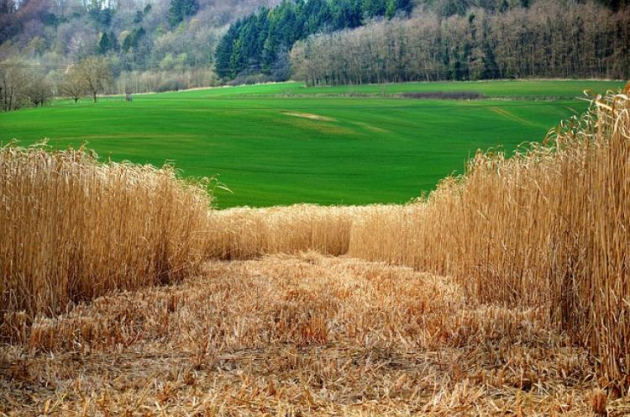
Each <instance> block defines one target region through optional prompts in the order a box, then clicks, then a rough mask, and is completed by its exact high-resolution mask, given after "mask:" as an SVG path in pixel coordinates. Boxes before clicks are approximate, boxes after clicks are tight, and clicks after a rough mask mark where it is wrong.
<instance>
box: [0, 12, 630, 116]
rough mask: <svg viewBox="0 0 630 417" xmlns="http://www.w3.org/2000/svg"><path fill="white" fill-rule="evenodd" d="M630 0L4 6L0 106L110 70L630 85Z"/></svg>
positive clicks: (143, 74) (125, 82)
mask: <svg viewBox="0 0 630 417" xmlns="http://www.w3.org/2000/svg"><path fill="white" fill-rule="evenodd" d="M629 1H630V0H597V1H596V0H559V1H552V0H0V100H1V101H2V103H3V105H2V107H3V109H4V110H12V109H15V108H19V107H23V106H31V105H42V104H43V103H45V102H46V99H47V98H49V97H51V96H53V95H55V94H56V95H64V96H68V97H76V96H77V95H80V94H86V95H89V96H93V95H94V94H93V91H92V90H93V89H91V88H90V87H89V85H88V84H87V83H86V82H85V81H83V82H81V83H79V82H78V80H81V79H83V80H85V79H86V77H82V78H81V77H77V75H76V74H77V73H78V72H77V68H79V67H80V66H81V64H82V63H84V62H91V63H94V62H99V66H101V65H105V66H106V69H107V71H106V72H107V74H105V72H103V71H101V73H102V74H103V77H104V79H105V80H107V81H106V82H105V81H103V82H102V83H100V84H99V93H121V92H147V91H168V90H178V89H185V88H191V87H201V86H212V85H218V84H221V83H231V84H238V83H246V82H264V81H281V80H286V79H289V78H294V79H298V80H307V81H308V82H309V84H326V83H328V84H344V83H368V82H390V81H408V80H438V79H446V80H451V79H454V80H467V79H486V78H505V77H563V78H565V77H606V78H628V77H629V76H630V74H628V72H629V71H630V64H629V58H628V55H630V54H629V49H630V40H629V39H630V35H629V27H630V23H629V16H630V7H628V2H629ZM89 60H91V61H89ZM71 87H72V88H71ZM69 92H72V94H69Z"/></svg>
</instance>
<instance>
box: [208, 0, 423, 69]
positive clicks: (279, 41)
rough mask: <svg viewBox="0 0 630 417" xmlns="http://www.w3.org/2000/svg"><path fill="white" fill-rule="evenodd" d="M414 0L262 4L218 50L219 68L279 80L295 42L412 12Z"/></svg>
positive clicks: (308, 0)
mask: <svg viewBox="0 0 630 417" xmlns="http://www.w3.org/2000/svg"><path fill="white" fill-rule="evenodd" d="M411 9H412V4H411V0H296V1H295V2H288V1H285V2H283V3H282V4H280V5H279V6H278V7H276V8H274V9H272V10H268V9H264V8H263V9H261V10H260V11H259V12H258V13H256V14H252V15H250V16H248V17H246V18H244V19H241V20H239V21H238V22H236V23H234V24H233V25H232V26H231V27H230V29H229V30H228V32H227V33H226V34H225V35H224V36H223V38H222V39H221V42H220V43H219V45H218V47H217V51H216V72H217V74H218V75H219V76H220V77H223V78H230V79H234V78H235V77H237V76H239V75H241V76H242V75H247V74H256V73H262V74H265V75H271V76H272V78H273V79H280V80H281V79H286V78H288V76H289V75H290V74H289V72H288V66H287V65H286V62H287V60H286V55H287V53H288V51H289V50H290V49H291V47H292V46H293V44H294V43H295V42H296V41H298V40H300V39H305V38H307V37H308V36H310V35H313V34H316V33H320V32H326V33H328V32H335V31H338V30H342V29H346V28H356V27H358V26H361V25H362V24H363V22H364V21H365V20H367V21H370V20H373V19H378V18H381V17H383V16H387V17H388V18H392V17H394V16H396V15H400V16H408V15H409V13H410V12H411Z"/></svg>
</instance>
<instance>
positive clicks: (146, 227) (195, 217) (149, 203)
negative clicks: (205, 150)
mask: <svg viewBox="0 0 630 417" xmlns="http://www.w3.org/2000/svg"><path fill="white" fill-rule="evenodd" d="M210 202H211V198H210V197H209V196H208V194H207V192H206V190H205V189H204V188H203V187H202V186H201V185H200V184H199V185H192V184H185V183H183V182H182V181H181V180H178V179H177V177H176V173H175V171H174V170H173V169H172V168H170V167H165V168H162V169H155V168H152V167H149V166H139V165H133V164H129V163H121V164H118V163H106V164H101V163H99V162H98V161H97V158H96V156H95V155H94V154H91V153H88V152H85V151H83V150H77V151H75V150H66V151H62V152H49V151H48V150H46V149H45V146H43V145H39V146H34V147H29V148H26V149H25V148H19V147H16V146H12V145H10V146H6V147H4V148H2V149H0V271H1V273H2V280H1V281H0V324H2V327H1V328H0V330H4V333H5V334H7V332H8V333H11V331H12V330H11V328H12V327H15V326H18V327H19V326H21V325H22V324H23V322H24V321H28V320H30V319H31V318H32V317H33V316H35V315H38V314H46V315H50V314H56V313H59V312H62V311H64V310H65V309H66V308H67V306H68V305H69V304H70V303H72V302H76V301H81V300H89V299H92V298H94V297H96V296H99V295H102V294H104V293H105V292H107V291H110V290H115V289H136V288H140V287H143V286H146V285H149V284H155V283H168V282H172V281H174V280H177V279H180V278H181V277H183V276H185V275H186V274H187V273H189V272H190V271H191V268H193V267H195V266H196V265H198V264H199V262H200V261H201V260H202V257H203V255H204V251H205V238H204V235H203V234H202V233H200V231H202V230H204V229H205V227H207V217H208V208H209V207H210ZM21 311H24V312H25V313H26V316H25V315H24V314H22V313H19V312H21ZM16 312H17V313H16ZM13 330H15V329H13Z"/></svg>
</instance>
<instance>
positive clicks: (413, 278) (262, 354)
mask: <svg viewBox="0 0 630 417" xmlns="http://www.w3.org/2000/svg"><path fill="white" fill-rule="evenodd" d="M546 323H547V320H546V317H545V313H544V311H542V310H540V309H523V308H519V307H517V308H510V309H508V308H503V307H496V306H495V307H490V306H483V305H479V304H477V303H472V302H470V300H469V299H468V298H467V297H466V296H465V292H464V290H463V289H462V288H461V287H460V286H459V285H457V284H456V283H454V282H453V281H452V280H449V279H445V278H439V277H435V276H432V275H429V274H424V273H418V272H415V271H413V270H412V269H410V268H405V267H393V266H387V265H386V264H383V263H369V262H365V261H362V260H357V259H343V258H330V257H323V256H322V255H319V254H316V253H307V254H303V255H300V256H297V257H288V256H285V255H277V256H272V257H265V258H263V259H262V260H253V261H232V262H214V263H209V264H207V266H206V268H205V270H204V273H203V274H202V275H201V276H199V277H197V278H194V279H189V280H186V281H184V282H183V283H181V284H178V285H175V286H166V287H164V286H162V287H153V288H145V289H141V290H139V291H136V292H132V293H129V292H126V293H121V294H115V295H110V296H106V297H102V298H99V299H97V300H95V301H94V302H93V303H91V304H90V305H82V306H79V307H77V308H75V309H74V310H73V311H71V312H70V313H68V314H66V315H63V316H61V317H59V318H56V319H44V318H41V319H38V320H37V321H36V323H35V325H34V327H33V332H32V333H31V336H30V338H29V339H28V340H26V341H24V343H23V344H21V345H17V344H16V345H15V346H13V347H11V348H7V349H5V350H4V351H2V350H0V352H1V353H2V354H4V356H5V358H4V362H5V364H6V365H5V366H4V367H0V413H2V412H4V413H14V414H15V415H38V414H44V410H45V409H46V408H47V409H48V414H49V415H226V416H247V415H272V416H288V415H291V416H297V415H307V414H308V415H355V416H369V415H419V414H420V415H440V416H452V415H527V416H534V415H545V416H548V415H560V414H562V415H569V416H589V415H593V411H601V410H602V409H604V410H606V409H607V410H608V411H609V412H610V415H611V416H619V415H623V413H624V412H628V411H629V410H630V408H629V404H628V403H627V401H625V402H624V401H622V400H612V399H611V400H609V401H608V403H606V400H605V395H604V397H603V398H604V399H602V394H601V392H599V391H596V389H597V381H596V379H595V378H594V375H593V368H592V366H591V365H590V363H589V360H588V354H587V352H586V351H585V350H583V349H576V348H574V347H572V346H571V344H570V341H569V339H568V338H567V337H564V336H560V335H558V334H557V333H556V332H554V331H553V329H551V328H549V327H547V325H546ZM591 393H595V395H594V396H593V395H592V394H591ZM108 413H109V414H108Z"/></svg>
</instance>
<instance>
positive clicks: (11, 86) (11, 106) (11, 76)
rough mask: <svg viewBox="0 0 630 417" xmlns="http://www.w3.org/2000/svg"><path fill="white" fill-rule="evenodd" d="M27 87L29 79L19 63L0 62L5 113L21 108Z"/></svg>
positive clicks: (0, 91)
mask: <svg viewBox="0 0 630 417" xmlns="http://www.w3.org/2000/svg"><path fill="white" fill-rule="evenodd" d="M27 85H28V77H27V75H26V73H25V71H24V68H23V67H22V66H21V64H20V63H19V62H17V61H4V62H0V101H1V102H2V103H1V105H2V110H3V111H11V110H15V109H17V108H19V107H20V105H21V104H22V101H23V98H24V90H25V89H26V87H27Z"/></svg>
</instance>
